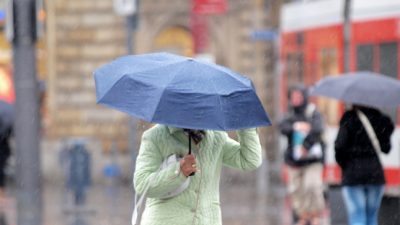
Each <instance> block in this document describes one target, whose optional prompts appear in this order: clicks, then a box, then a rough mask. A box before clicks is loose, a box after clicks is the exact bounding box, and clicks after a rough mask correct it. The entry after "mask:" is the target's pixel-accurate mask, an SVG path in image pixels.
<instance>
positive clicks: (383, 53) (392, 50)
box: [357, 42, 399, 123]
mask: <svg viewBox="0 0 400 225" xmlns="http://www.w3.org/2000/svg"><path fill="white" fill-rule="evenodd" d="M374 49H375V51H374ZM398 59H399V57H398V44H397V43H396V42H388V43H380V44H377V45H372V44H366V45H359V46H357V70H358V71H365V70H367V71H376V72H378V73H381V74H383V75H385V76H389V77H392V78H394V79H398V74H399V71H398ZM381 111H382V112H384V113H385V114H387V115H389V116H390V118H391V119H392V120H393V122H395V123H397V109H395V108H383V109H381Z"/></svg>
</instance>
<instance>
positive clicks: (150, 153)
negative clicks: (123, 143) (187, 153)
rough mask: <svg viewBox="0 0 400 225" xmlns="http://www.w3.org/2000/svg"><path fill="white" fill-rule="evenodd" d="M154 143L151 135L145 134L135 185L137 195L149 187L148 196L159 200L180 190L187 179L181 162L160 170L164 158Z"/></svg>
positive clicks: (137, 162) (135, 175)
mask: <svg viewBox="0 0 400 225" xmlns="http://www.w3.org/2000/svg"><path fill="white" fill-rule="evenodd" d="M153 141H154V140H152V138H151V135H149V133H147V132H145V133H144V134H143V137H142V141H141V144H140V149H139V155H138V158H137V160H136V169H135V174H134V181H133V183H134V187H135V190H136V192H137V193H139V194H143V193H144V191H145V190H146V187H148V186H149V189H148V191H147V196H148V197H150V198H159V197H162V196H163V195H164V194H165V193H167V192H169V191H172V190H175V189H176V188H178V187H179V186H180V185H181V184H182V183H183V182H184V181H185V180H186V179H187V178H186V177H185V176H184V175H183V173H182V172H181V171H180V165H179V162H176V163H174V164H171V165H169V166H168V167H166V168H164V169H162V170H160V165H161V163H162V161H163V158H162V155H161V153H160V151H159V149H158V147H157V146H156V145H155V144H154V142H153Z"/></svg>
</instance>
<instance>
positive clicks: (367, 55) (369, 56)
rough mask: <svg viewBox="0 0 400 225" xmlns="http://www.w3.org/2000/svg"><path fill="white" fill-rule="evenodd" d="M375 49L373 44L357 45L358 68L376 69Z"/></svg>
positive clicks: (359, 69)
mask: <svg viewBox="0 0 400 225" xmlns="http://www.w3.org/2000/svg"><path fill="white" fill-rule="evenodd" d="M373 62H374V49H373V45H370V44H368V45H359V46H357V70H358V71H364V70H366V71H374V63H373Z"/></svg>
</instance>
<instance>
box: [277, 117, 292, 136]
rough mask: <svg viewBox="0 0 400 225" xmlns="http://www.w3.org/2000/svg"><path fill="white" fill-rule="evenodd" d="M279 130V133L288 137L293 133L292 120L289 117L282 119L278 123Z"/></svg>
mask: <svg viewBox="0 0 400 225" xmlns="http://www.w3.org/2000/svg"><path fill="white" fill-rule="evenodd" d="M279 130H280V131H281V133H282V134H283V135H285V136H287V137H290V136H291V135H292V133H293V120H292V118H290V117H286V118H284V119H283V120H282V121H281V122H280V123H279Z"/></svg>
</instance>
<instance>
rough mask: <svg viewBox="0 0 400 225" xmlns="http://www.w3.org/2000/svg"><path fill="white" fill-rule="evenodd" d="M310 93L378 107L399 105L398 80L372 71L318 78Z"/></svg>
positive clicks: (399, 84) (399, 91)
mask: <svg viewBox="0 0 400 225" xmlns="http://www.w3.org/2000/svg"><path fill="white" fill-rule="evenodd" d="M310 94H311V95H321V96H326V97H331V98H335V99H339V100H342V101H344V102H348V103H352V104H360V105H366V106H372V107H378V108H379V107H397V106H399V105H400V81H398V80H395V79H393V78H389V77H387V76H385V75H381V74H376V73H372V72H355V73H348V74H345V75H342V76H329V77H327V78H324V79H322V80H320V81H319V82H318V83H317V84H316V85H315V86H314V87H313V88H312V89H311V91H310Z"/></svg>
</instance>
